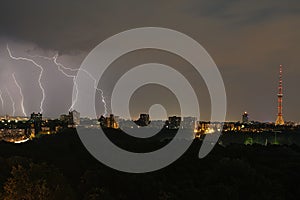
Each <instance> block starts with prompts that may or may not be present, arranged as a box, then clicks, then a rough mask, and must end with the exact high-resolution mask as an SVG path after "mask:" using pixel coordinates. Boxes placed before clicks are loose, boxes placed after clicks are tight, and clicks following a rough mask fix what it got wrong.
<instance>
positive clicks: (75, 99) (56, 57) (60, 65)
mask: <svg viewBox="0 0 300 200" xmlns="http://www.w3.org/2000/svg"><path fill="white" fill-rule="evenodd" d="M31 57H39V58H43V59H46V60H51V61H52V62H53V63H54V64H55V65H56V66H57V69H58V70H59V71H60V72H61V73H62V74H63V75H65V76H66V77H68V78H72V79H73V84H74V87H75V98H74V100H73V101H72V105H71V107H70V110H72V109H73V107H74V105H75V103H76V101H77V99H78V86H77V83H76V77H77V76H76V75H70V74H68V73H66V72H65V71H64V70H66V71H71V72H78V71H83V72H84V73H86V74H87V75H88V76H89V77H90V78H91V79H92V80H93V82H94V89H95V90H97V91H99V92H100V94H101V101H102V103H103V105H104V113H103V115H104V116H106V115H107V103H106V101H105V97H104V93H103V90H101V89H99V88H98V87H97V80H96V79H95V78H94V77H93V76H92V75H91V73H89V72H88V71H86V70H84V69H81V68H79V69H73V68H69V67H66V66H64V65H63V64H61V63H59V62H58V61H57V59H58V54H56V55H54V56H53V57H52V58H51V57H46V56H41V55H34V56H31Z"/></svg>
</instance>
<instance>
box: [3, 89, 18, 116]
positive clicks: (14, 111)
mask: <svg viewBox="0 0 300 200" xmlns="http://www.w3.org/2000/svg"><path fill="white" fill-rule="evenodd" d="M5 90H6V93H7V95H8V96H9V98H10V101H11V103H12V108H13V114H12V116H15V113H16V107H15V101H14V99H13V98H12V96H11V94H10V92H9V91H8V89H7V88H5Z"/></svg>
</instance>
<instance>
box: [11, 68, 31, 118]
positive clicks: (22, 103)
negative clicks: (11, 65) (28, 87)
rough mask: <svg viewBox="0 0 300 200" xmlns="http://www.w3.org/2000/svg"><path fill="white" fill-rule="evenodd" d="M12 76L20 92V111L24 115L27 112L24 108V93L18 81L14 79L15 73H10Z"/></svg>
mask: <svg viewBox="0 0 300 200" xmlns="http://www.w3.org/2000/svg"><path fill="white" fill-rule="evenodd" d="M12 77H13V79H14V81H15V84H16V86H17V87H18V88H19V92H20V95H21V97H22V99H21V108H22V113H23V115H24V116H25V117H26V116H27V114H26V112H25V108H24V95H23V92H22V88H21V86H20V85H19V83H18V81H17V79H16V77H15V73H13V74H12Z"/></svg>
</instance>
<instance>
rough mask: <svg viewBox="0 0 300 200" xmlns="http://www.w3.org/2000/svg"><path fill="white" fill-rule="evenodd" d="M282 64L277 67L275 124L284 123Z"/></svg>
mask: <svg viewBox="0 0 300 200" xmlns="http://www.w3.org/2000/svg"><path fill="white" fill-rule="evenodd" d="M282 97H283V93H282V65H280V68H279V86H278V94H277V100H278V113H277V119H276V122H275V125H284V120H283V116H282Z"/></svg>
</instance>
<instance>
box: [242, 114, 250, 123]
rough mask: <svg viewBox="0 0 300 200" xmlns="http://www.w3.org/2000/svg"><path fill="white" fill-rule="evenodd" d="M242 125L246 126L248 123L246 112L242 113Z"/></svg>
mask: <svg viewBox="0 0 300 200" xmlns="http://www.w3.org/2000/svg"><path fill="white" fill-rule="evenodd" d="M242 123H243V124H248V123H249V116H248V113H247V112H244V113H243V115H242Z"/></svg>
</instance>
